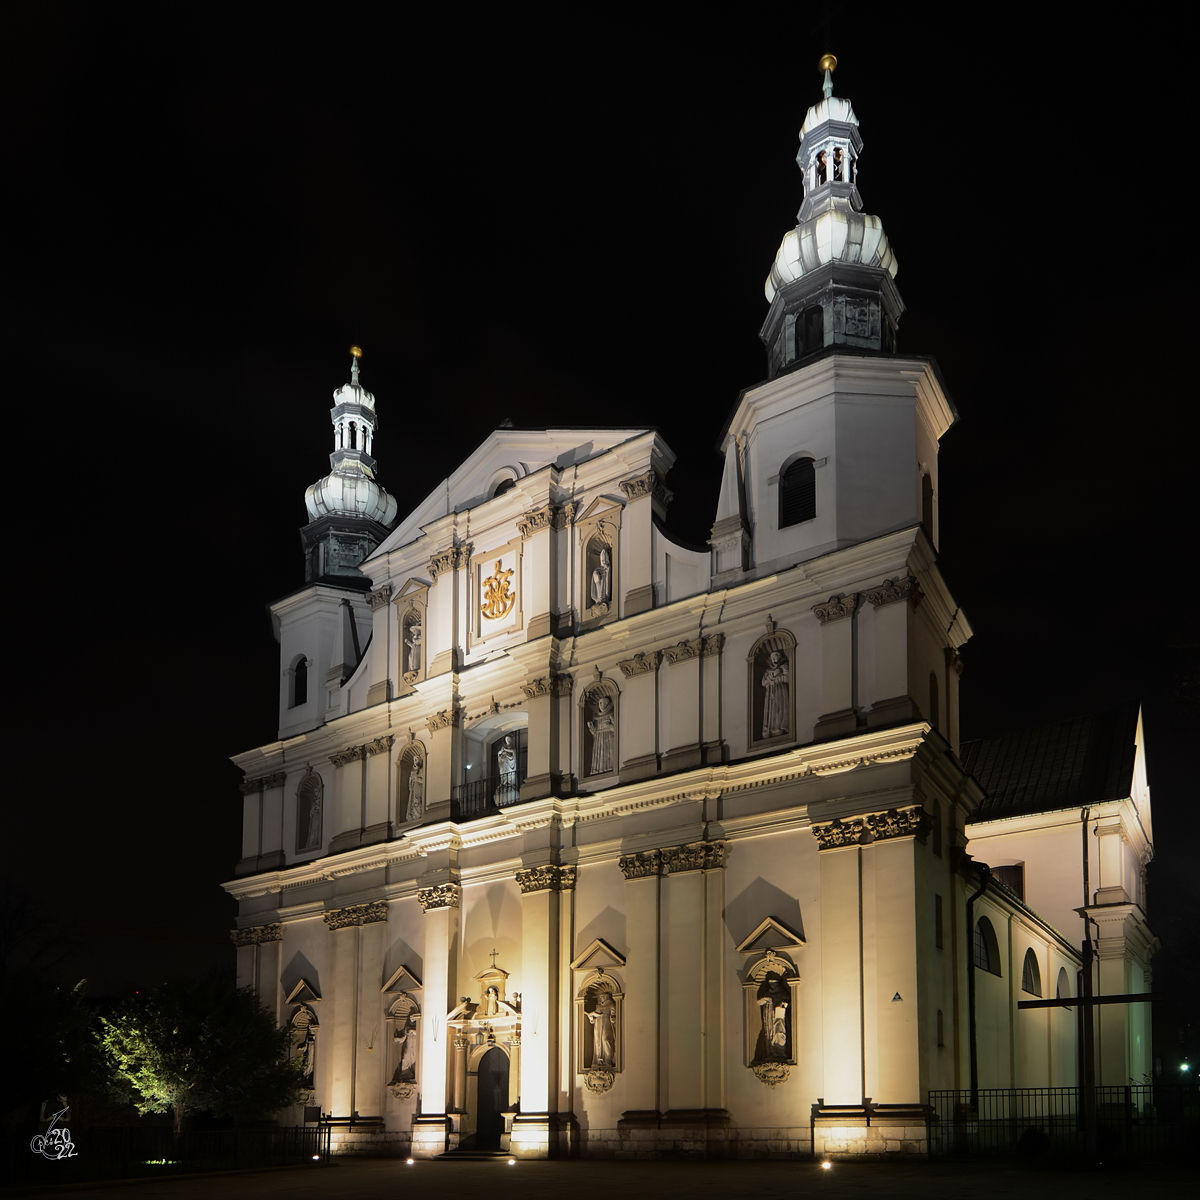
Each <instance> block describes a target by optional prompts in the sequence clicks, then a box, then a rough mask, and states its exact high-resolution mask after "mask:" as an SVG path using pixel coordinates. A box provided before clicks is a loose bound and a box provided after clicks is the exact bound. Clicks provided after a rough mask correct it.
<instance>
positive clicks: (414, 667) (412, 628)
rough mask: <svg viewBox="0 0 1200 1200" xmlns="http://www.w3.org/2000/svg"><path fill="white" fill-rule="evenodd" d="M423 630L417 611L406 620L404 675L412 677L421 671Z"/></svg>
mask: <svg viewBox="0 0 1200 1200" xmlns="http://www.w3.org/2000/svg"><path fill="white" fill-rule="evenodd" d="M422 637H423V630H422V627H421V614H420V613H418V612H417V611H416V610H415V609H414V610H413V611H412V612H411V613H410V614H409V615H408V616H407V617H406V618H405V620H404V674H406V675H411V674H415V673H417V672H419V671H420V670H421V643H422Z"/></svg>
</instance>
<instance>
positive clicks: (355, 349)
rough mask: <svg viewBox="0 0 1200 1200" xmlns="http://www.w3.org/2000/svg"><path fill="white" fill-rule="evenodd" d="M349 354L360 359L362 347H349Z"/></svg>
mask: <svg viewBox="0 0 1200 1200" xmlns="http://www.w3.org/2000/svg"><path fill="white" fill-rule="evenodd" d="M350 353H351V354H353V355H354V357H355V358H362V347H361V346H351V347H350Z"/></svg>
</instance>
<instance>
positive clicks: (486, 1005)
mask: <svg viewBox="0 0 1200 1200" xmlns="http://www.w3.org/2000/svg"><path fill="white" fill-rule="evenodd" d="M479 1014H481V1015H482V1016H485V1017H496V1016H499V1015H500V991H499V989H498V988H497V987H496V986H495V984H493V985H492V986H491V987H489V988H488V989H487V991H486V992H484V993H483V999H482V1000H481V1001H480V1002H479Z"/></svg>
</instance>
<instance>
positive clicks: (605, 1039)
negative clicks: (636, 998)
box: [586, 988, 617, 1070]
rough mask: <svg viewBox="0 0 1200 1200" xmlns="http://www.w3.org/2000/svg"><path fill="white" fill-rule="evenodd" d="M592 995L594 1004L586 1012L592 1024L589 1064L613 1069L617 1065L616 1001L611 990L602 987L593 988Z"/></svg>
mask: <svg viewBox="0 0 1200 1200" xmlns="http://www.w3.org/2000/svg"><path fill="white" fill-rule="evenodd" d="M594 995H595V997H596V1006H595V1008H593V1009H592V1011H591V1012H590V1013H587V1014H586V1016H587V1019H588V1021H589V1022H591V1026H592V1061H591V1063H590V1064H589V1065H590V1066H592V1067H608V1069H609V1070H613V1069H615V1068H616V1065H617V1060H616V1045H617V1041H616V1034H617V1030H616V1024H617V1002H616V1001H615V1000H614V999H613V995H612V992H610V991H607V990H606V989H604V988H595V989H594Z"/></svg>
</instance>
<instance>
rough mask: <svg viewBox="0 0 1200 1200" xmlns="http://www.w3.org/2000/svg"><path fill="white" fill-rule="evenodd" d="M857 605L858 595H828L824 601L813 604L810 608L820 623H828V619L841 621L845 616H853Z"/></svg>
mask: <svg viewBox="0 0 1200 1200" xmlns="http://www.w3.org/2000/svg"><path fill="white" fill-rule="evenodd" d="M857 607H858V597H857V596H855V595H850V596H830V597H829V600H828V601H827V602H826V603H824V604H814V605H813V606H812V610H813V612H814V613H816V614H817V620H818V621H820V622H821V624H822V625H828V624H829V622H830V621H843V620H845V619H846V617H852V616H854V610H855V609H856V608H857Z"/></svg>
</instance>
